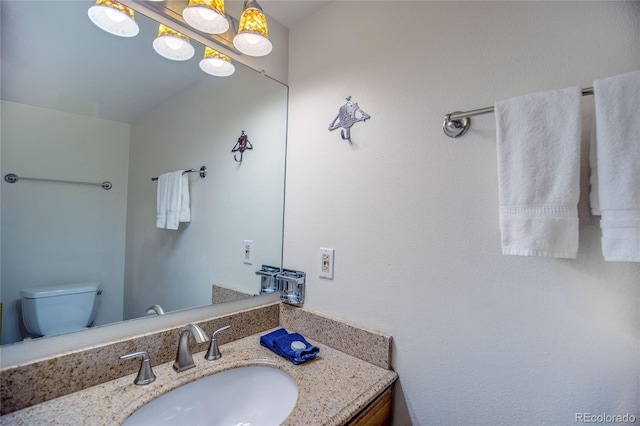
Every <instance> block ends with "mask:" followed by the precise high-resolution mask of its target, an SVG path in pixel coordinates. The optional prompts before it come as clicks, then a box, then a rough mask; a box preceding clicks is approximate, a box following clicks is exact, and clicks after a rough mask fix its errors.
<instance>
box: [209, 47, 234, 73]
mask: <svg viewBox="0 0 640 426" xmlns="http://www.w3.org/2000/svg"><path fill="white" fill-rule="evenodd" d="M200 69H201V70H202V71H204V72H206V73H207V74H211V75H215V76H218V77H227V76H230V75H231V74H233V73H234V72H236V67H234V66H233V64H232V63H231V58H230V57H228V56H227V55H225V54H223V53H220V52H218V51H217V50H215V49H212V48H210V47H209V46H205V48H204V57H203V58H202V60H201V61H200Z"/></svg>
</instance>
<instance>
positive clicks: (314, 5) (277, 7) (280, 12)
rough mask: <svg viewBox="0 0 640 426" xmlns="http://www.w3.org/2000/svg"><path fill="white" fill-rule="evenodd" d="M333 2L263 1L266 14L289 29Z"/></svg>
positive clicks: (315, 0)
mask: <svg viewBox="0 0 640 426" xmlns="http://www.w3.org/2000/svg"><path fill="white" fill-rule="evenodd" d="M332 2H333V1H332V0H261V1H259V4H260V6H262V9H263V10H264V12H265V13H266V14H267V15H269V16H271V17H273V18H274V19H275V20H276V21H278V22H280V23H281V24H282V25H284V26H285V27H287V28H293V27H294V26H295V25H296V24H297V23H298V22H299V21H300V20H302V19H304V18H306V17H307V16H310V15H311V14H313V13H314V12H316V11H317V10H319V9H322V8H323V7H325V6H326V5H328V4H329V3H332Z"/></svg>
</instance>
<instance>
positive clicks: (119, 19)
mask: <svg viewBox="0 0 640 426" xmlns="http://www.w3.org/2000/svg"><path fill="white" fill-rule="evenodd" d="M87 13H88V15H89V19H91V21H92V22H93V23H94V24H96V25H97V26H98V27H100V28H101V29H103V30H104V31H106V32H108V33H111V34H114V35H117V36H120V37H134V36H136V35H137V34H138V32H139V31H140V29H139V28H138V24H136V21H135V18H134V12H133V10H131V9H130V8H128V7H127V6H125V5H123V4H120V3H118V2H116V1H113V0H96V4H95V5H93V6H91V7H90V8H89V11H88V12H87Z"/></svg>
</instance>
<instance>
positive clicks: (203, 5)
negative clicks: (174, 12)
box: [182, 0, 229, 34]
mask: <svg viewBox="0 0 640 426" xmlns="http://www.w3.org/2000/svg"><path fill="white" fill-rule="evenodd" d="M182 17H183V18H184V20H185V21H187V24H189V25H191V26H192V27H193V28H195V29H196V30H200V31H202V32H205V33H208V34H222V33H226V32H227V30H228V29H229V21H227V17H226V16H225V14H224V0H189V5H188V6H187V7H185V8H184V10H183V11H182Z"/></svg>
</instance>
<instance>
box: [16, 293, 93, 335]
mask: <svg viewBox="0 0 640 426" xmlns="http://www.w3.org/2000/svg"><path fill="white" fill-rule="evenodd" d="M100 293H101V291H100V283H98V282H87V283H78V284H65V285H58V286H46V287H34V288H25V289H22V290H20V296H22V320H23V322H24V325H25V327H26V329H27V330H28V331H29V332H30V333H32V334H36V335H39V336H50V335H55V334H62V333H68V332H71V331H76V330H82V329H83V328H86V327H88V326H89V325H91V323H93V321H94V320H95V317H96V314H97V312H98V295H99V294H100Z"/></svg>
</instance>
